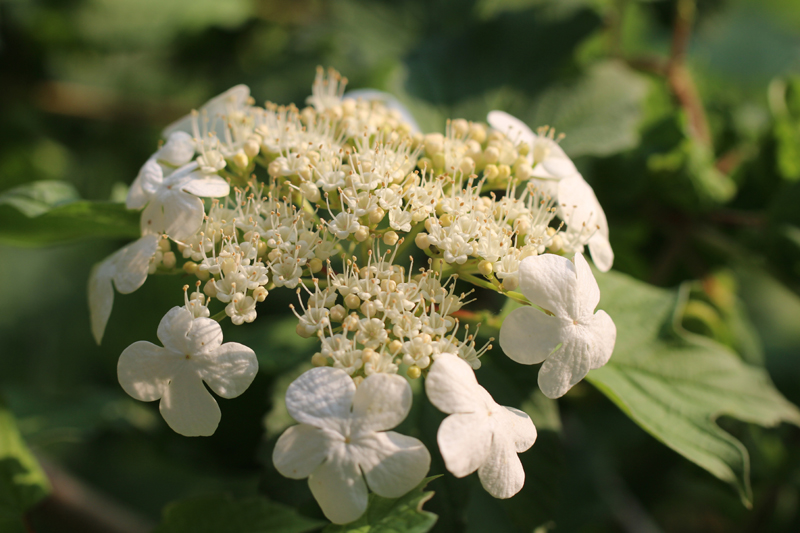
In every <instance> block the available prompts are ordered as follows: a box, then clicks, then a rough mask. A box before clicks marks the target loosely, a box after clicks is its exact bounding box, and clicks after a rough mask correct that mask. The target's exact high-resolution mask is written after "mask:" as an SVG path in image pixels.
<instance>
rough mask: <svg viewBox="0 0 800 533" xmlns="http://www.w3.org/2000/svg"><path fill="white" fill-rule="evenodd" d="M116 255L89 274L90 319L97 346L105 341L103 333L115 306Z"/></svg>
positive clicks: (98, 265)
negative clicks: (113, 279)
mask: <svg viewBox="0 0 800 533" xmlns="http://www.w3.org/2000/svg"><path fill="white" fill-rule="evenodd" d="M116 255H117V254H114V255H112V256H111V257H109V258H108V259H106V260H105V261H103V262H102V263H98V264H96V265H95V266H94V268H92V272H91V274H89V287H88V293H89V318H90V321H91V323H92V335H93V336H94V340H95V342H97V344H100V342H101V341H102V340H103V333H104V332H105V330H106V324H108V318H109V317H110V316H111V309H112V307H113V306H114V287H113V286H112V285H111V279H112V278H113V277H114V271H115V270H116V267H115V266H114V260H115V259H116Z"/></svg>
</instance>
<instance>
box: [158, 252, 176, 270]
mask: <svg viewBox="0 0 800 533" xmlns="http://www.w3.org/2000/svg"><path fill="white" fill-rule="evenodd" d="M177 262H178V261H177V259H176V258H175V254H174V253H173V252H164V256H163V257H162V258H161V264H162V265H164V268H175V264H176V263H177Z"/></svg>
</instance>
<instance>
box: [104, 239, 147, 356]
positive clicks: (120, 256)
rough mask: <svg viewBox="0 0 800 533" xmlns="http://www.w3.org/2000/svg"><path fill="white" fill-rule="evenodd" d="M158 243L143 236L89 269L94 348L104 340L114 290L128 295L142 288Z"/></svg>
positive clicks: (112, 304) (112, 303)
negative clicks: (115, 288) (90, 271)
mask: <svg viewBox="0 0 800 533" xmlns="http://www.w3.org/2000/svg"><path fill="white" fill-rule="evenodd" d="M158 239H159V236H158V235H145V236H144V237H142V238H141V239H139V240H137V241H134V242H132V243H130V244H129V245H127V246H125V247H124V248H122V249H120V250H117V251H116V252H114V253H113V254H112V255H111V256H109V257H108V258H106V259H105V260H104V261H103V262H101V263H98V264H97V265H95V267H94V268H93V269H92V273H91V274H90V275H89V317H90V321H91V324H92V335H94V340H95V341H96V342H97V344H100V342H101V341H102V340H103V333H104V332H105V330H106V324H108V318H109V317H110V316H111V308H112V307H113V306H114V286H116V287H117V290H118V291H119V292H120V293H121V294H130V293H132V292H133V291H135V290H136V289H138V288H139V287H141V286H142V285H144V282H145V280H146V279H147V273H148V271H149V268H150V262H151V260H152V259H153V257H154V256H155V255H156V251H157V250H158ZM112 281H113V282H114V286H112V284H111V282H112Z"/></svg>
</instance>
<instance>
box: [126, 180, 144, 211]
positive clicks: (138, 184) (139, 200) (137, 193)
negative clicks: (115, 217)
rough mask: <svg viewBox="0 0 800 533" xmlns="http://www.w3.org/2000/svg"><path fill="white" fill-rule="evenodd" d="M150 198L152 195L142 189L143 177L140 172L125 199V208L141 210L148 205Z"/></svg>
mask: <svg viewBox="0 0 800 533" xmlns="http://www.w3.org/2000/svg"><path fill="white" fill-rule="evenodd" d="M149 198H150V195H148V194H147V193H146V192H144V189H142V175H141V171H140V173H139V174H138V175H137V176H136V179H135V180H133V183H131V186H130V188H129V189H128V195H127V196H126V197H125V207H127V208H128V209H141V208H143V207H144V206H145V205H147V200H148V199H149Z"/></svg>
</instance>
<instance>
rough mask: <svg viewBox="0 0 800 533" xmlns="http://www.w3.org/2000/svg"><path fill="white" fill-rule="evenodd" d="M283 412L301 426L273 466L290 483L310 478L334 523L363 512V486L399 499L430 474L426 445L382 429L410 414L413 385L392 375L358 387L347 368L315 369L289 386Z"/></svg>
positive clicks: (280, 447)
mask: <svg viewBox="0 0 800 533" xmlns="http://www.w3.org/2000/svg"><path fill="white" fill-rule="evenodd" d="M286 408H287V410H288V411H289V414H290V415H292V417H293V418H294V419H295V420H297V421H298V422H300V424H299V425H297V426H293V427H290V428H289V429H287V430H286V432H285V433H284V434H283V435H281V437H280V439H278V442H277V443H276V445H275V451H274V453H273V455H272V459H273V462H274V463H275V468H277V469H278V472H280V473H281V474H283V475H284V476H286V477H289V478H292V479H303V478H306V477H307V478H308V485H309V487H310V488H311V492H312V493H313V494H314V498H316V500H317V502H318V503H319V505H320V507H321V508H322V511H323V512H324V513H325V516H327V517H328V519H330V520H331V521H332V522H334V523H337V524H345V523H348V522H352V521H353V520H356V519H357V518H358V517H360V516H361V515H362V514H363V513H364V511H365V510H366V508H367V485H369V488H370V489H372V491H373V492H375V493H376V494H378V495H379V496H383V497H386V498H397V497H400V496H402V495H403V494H405V493H407V492H408V491H410V490H411V489H413V488H414V487H415V486H417V485H418V484H419V483H420V482H421V481H422V479H423V478H424V477H425V474H426V473H427V472H428V468H429V467H430V460H431V458H430V454H429V453H428V450H427V449H426V448H425V446H424V445H423V444H422V443H421V442H420V441H419V440H417V439H415V438H412V437H407V436H405V435H401V434H399V433H395V432H394V431H387V430H389V429H391V428H393V427H395V426H397V425H398V424H399V423H400V422H402V421H403V419H405V417H406V416H407V415H408V411H409V409H410V408H411V387H410V386H409V384H408V382H407V381H406V380H405V379H404V378H402V377H401V376H398V375H397V374H372V375H371V376H369V377H367V378H366V379H365V380H364V381H362V382H361V384H360V385H359V386H358V389H356V385H355V383H354V382H353V380H352V378H350V376H349V375H348V374H347V372H345V371H344V370H340V369H336V368H331V367H319V368H314V369H312V370H309V371H308V372H306V373H305V374H303V375H302V376H300V377H299V378H298V379H297V380H296V381H294V383H292V384H291V385H290V386H289V389H288V390H287V392H286ZM365 477H366V483H365V482H364V478H365Z"/></svg>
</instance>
